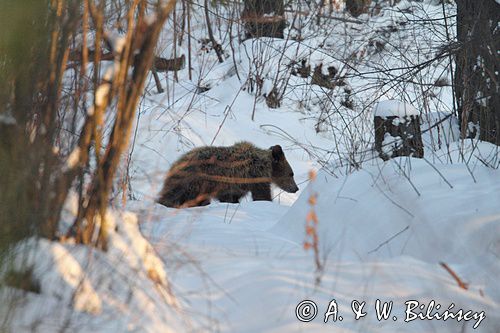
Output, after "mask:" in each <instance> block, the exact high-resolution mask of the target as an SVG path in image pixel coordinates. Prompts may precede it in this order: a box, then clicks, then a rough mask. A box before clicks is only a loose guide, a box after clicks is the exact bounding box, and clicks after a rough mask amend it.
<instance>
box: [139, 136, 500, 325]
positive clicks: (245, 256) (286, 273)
mask: <svg viewBox="0 0 500 333" xmlns="http://www.w3.org/2000/svg"><path fill="white" fill-rule="evenodd" d="M483 148H484V150H489V149H491V148H492V146H490V145H484V147H483ZM400 162H401V163H403V164H404V163H411V175H412V178H411V180H412V182H413V185H414V186H415V187H416V188H417V190H418V191H419V193H420V195H417V193H416V191H415V190H414V189H413V188H412V186H411V184H409V182H408V180H407V179H406V178H405V176H404V175H402V174H400V173H399V172H397V171H395V170H394V166H393V165H392V164H393V163H396V162H385V163H384V162H382V161H380V160H379V161H378V165H373V166H370V167H367V168H366V169H363V170H360V171H358V172H354V173H353V174H352V175H350V176H347V177H342V178H338V179H336V178H332V177H331V176H329V175H328V174H326V173H320V174H319V175H318V177H317V179H316V181H315V182H314V183H312V184H310V185H309V186H308V188H306V189H305V190H304V191H303V192H302V195H301V196H300V198H299V199H298V200H297V201H296V203H295V204H294V205H293V206H292V207H291V208H290V209H286V207H283V206H280V205H278V204H276V203H262V202H252V203H243V204H240V205H233V204H214V205H211V206H208V207H203V208H194V209H185V210H181V211H178V210H174V209H167V208H164V207H158V206H156V207H154V208H152V211H151V210H150V209H146V211H147V213H145V214H146V215H147V216H145V221H146V220H147V222H144V224H143V231H144V232H145V234H146V235H147V236H148V238H149V239H150V240H151V241H152V242H153V244H155V247H156V248H157V249H158V251H159V253H160V255H162V256H163V257H165V258H170V260H168V261H167V267H170V269H171V274H170V277H171V278H172V282H173V285H174V286H175V289H176V293H177V294H178V295H181V298H182V295H189V296H185V297H186V299H187V300H189V304H190V306H191V307H192V308H193V311H195V313H198V314H200V315H197V316H196V315H195V316H194V317H193V318H194V319H193V320H195V321H196V320H198V321H201V322H202V323H204V324H206V325H209V324H210V325H211V329H209V330H208V331H219V330H220V331H222V332H283V331H286V332H303V331H314V332H318V331H319V332H323V331H324V332H327V331H331V329H332V327H335V328H338V329H339V330H340V331H345V332H382V331H383V332H386V331H388V332H401V331H405V332H406V331H408V332H422V331H436V332H457V331H461V330H462V329H463V330H464V331H466V332H467V331H472V326H473V325H474V324H475V323H476V322H477V320H470V321H468V322H464V321H461V322H457V321H456V320H455V321H454V320H451V319H449V320H447V321H438V320H432V321H430V320H414V321H410V322H408V323H405V322H404V318H405V310H406V307H405V302H406V301H409V300H417V301H419V302H421V303H422V304H426V305H427V304H428V303H429V302H430V301H431V300H435V301H436V302H437V303H439V304H441V306H442V308H443V309H442V311H443V310H445V309H447V308H448V307H449V306H450V304H451V303H454V308H453V307H452V308H453V309H454V311H456V310H457V309H464V311H467V310H473V311H476V312H477V313H480V312H481V311H484V314H485V316H486V318H485V319H483V320H482V321H479V326H478V328H477V331H479V332H497V331H498V330H499V329H500V316H499V315H498V310H499V307H500V289H499V287H498V283H497V281H496V276H498V274H500V262H499V261H498V258H499V257H500V252H499V251H500V208H499V206H498V202H500V181H498V180H499V179H500V172H499V170H491V169H488V168H485V167H478V168H476V170H475V171H474V177H475V179H476V182H474V181H473V179H472V177H471V176H470V174H469V172H468V170H467V167H466V166H465V165H464V164H453V165H434V166H431V165H429V164H427V163H426V162H424V161H422V160H417V159H411V160H406V161H405V160H401V161H400ZM434 168H436V169H437V170H439V172H440V173H441V174H443V175H444V177H445V178H446V181H445V180H444V179H443V178H441V176H440V174H439V173H438V171H436V170H435V169H434ZM448 183H449V184H448ZM450 185H451V186H452V188H450ZM312 192H317V193H318V202H317V205H316V208H315V210H316V213H317V215H318V218H319V224H318V228H319V235H320V248H321V249H320V253H321V256H322V258H325V259H324V260H325V265H326V269H325V271H324V272H323V274H322V277H321V284H320V285H319V286H316V285H315V283H314V281H315V274H314V271H315V268H314V262H313V257H312V253H311V252H308V251H305V250H304V249H303V247H302V243H303V241H304V240H305V227H304V223H305V216H306V215H307V212H308V211H309V209H310V208H309V204H308V197H309V193H312ZM178 249H183V250H182V252H187V253H189V257H186V256H184V255H183V254H182V253H181V252H180V250H178ZM173 257H174V258H175V259H172V258H173ZM188 258H189V259H188ZM169 261H170V265H169V264H168V262H169ZM441 262H443V263H445V264H446V265H447V266H448V267H450V268H451V269H452V271H454V272H455V273H456V274H457V275H458V277H459V278H460V279H461V280H462V281H463V282H465V283H467V284H468V290H463V289H461V288H460V287H459V286H458V285H457V282H456V281H455V279H454V278H453V276H452V275H451V274H450V273H449V272H448V271H447V270H446V269H445V268H444V267H443V266H441V265H440V263H441ZM303 299H310V300H313V301H315V302H316V304H317V305H318V312H319V314H318V317H317V318H316V319H315V320H314V321H312V322H310V323H301V322H299V321H298V320H297V319H296V317H295V306H296V305H297V304H298V303H299V302H300V301H301V300H303ZM332 299H335V300H336V301H337V303H338V306H339V313H340V315H342V316H343V319H344V320H343V321H342V322H340V321H337V322H336V323H332V322H331V318H330V323H328V324H325V323H324V322H323V319H324V318H323V315H324V313H325V312H326V310H327V308H328V304H329V302H330V301H331V300H332ZM377 299H380V300H381V301H384V302H385V301H393V302H394V305H393V308H394V310H393V312H392V315H391V317H390V319H389V320H387V321H385V320H383V321H381V322H379V321H378V320H377V318H376V315H375V310H374V305H375V302H376V300H377ZM353 300H358V301H360V302H361V301H366V302H367V305H366V307H365V310H366V312H367V313H368V314H367V315H366V317H364V318H362V319H360V320H358V321H355V320H354V319H353V317H354V314H353V312H352V311H351V302H352V301H353ZM422 312H423V313H425V311H422ZM432 313H435V310H434V311H433V312H432ZM201 314H203V315H207V316H209V317H208V318H207V319H206V320H201V318H203V316H202V315H201ZM393 315H395V316H396V317H397V318H398V319H397V321H393V320H392V316H393ZM207 321H208V323H207Z"/></svg>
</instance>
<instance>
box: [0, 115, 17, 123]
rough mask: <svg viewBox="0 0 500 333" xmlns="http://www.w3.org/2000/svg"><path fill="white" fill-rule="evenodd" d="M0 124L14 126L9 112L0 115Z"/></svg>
mask: <svg viewBox="0 0 500 333" xmlns="http://www.w3.org/2000/svg"><path fill="white" fill-rule="evenodd" d="M0 124H5V125H15V124H16V119H15V118H14V117H12V115H11V114H10V113H9V112H2V113H0Z"/></svg>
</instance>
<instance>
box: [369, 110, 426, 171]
mask: <svg viewBox="0 0 500 333" xmlns="http://www.w3.org/2000/svg"><path fill="white" fill-rule="evenodd" d="M374 125H375V149H376V150H377V152H378V153H379V156H380V158H382V159H383V160H385V161H387V160H388V159H390V158H392V157H396V156H412V157H418V158H422V157H424V145H423V143H422V133H421V131H420V115H419V112H418V111H417V110H416V109H415V108H414V107H413V106H411V105H409V104H405V103H403V102H400V101H394V100H391V101H383V102H379V103H378V104H377V106H376V107H375V109H374Z"/></svg>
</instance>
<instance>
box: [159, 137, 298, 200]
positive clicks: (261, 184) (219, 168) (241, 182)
mask: <svg viewBox="0 0 500 333" xmlns="http://www.w3.org/2000/svg"><path fill="white" fill-rule="evenodd" d="M271 183H273V184H275V185H277V186H278V187H279V188H281V189H283V190H284V191H286V192H289V193H295V192H297V191H298V190H299V188H298V187H297V184H296V183H295V181H294V179H293V171H292V168H291V167H290V164H288V161H287V160H286V158H285V154H284V153H283V150H282V149H281V146H279V145H276V146H272V147H271V148H269V149H260V148H257V147H255V146H254V145H253V144H251V143H249V142H239V143H236V144H235V145H233V146H229V147H210V146H208V147H200V148H195V149H193V150H191V151H189V152H188V153H186V154H184V155H183V156H182V157H181V158H179V160H177V161H176V162H175V163H174V164H173V165H172V167H171V168H170V171H169V172H168V174H167V177H166V179H165V182H164V184H163V189H162V190H161V192H160V196H159V198H158V199H157V202H158V203H160V204H162V205H165V206H167V207H176V208H180V207H194V206H205V205H208V204H209V203H210V199H212V198H215V199H218V200H219V201H221V202H231V203H237V202H239V200H240V198H241V197H243V196H244V195H246V194H247V193H248V192H251V193H252V198H253V200H267V201H272V198H271Z"/></svg>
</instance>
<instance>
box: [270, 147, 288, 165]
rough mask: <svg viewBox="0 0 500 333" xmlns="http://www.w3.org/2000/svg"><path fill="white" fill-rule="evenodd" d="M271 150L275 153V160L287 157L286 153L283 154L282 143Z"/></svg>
mask: <svg viewBox="0 0 500 333" xmlns="http://www.w3.org/2000/svg"><path fill="white" fill-rule="evenodd" d="M271 152H272V155H273V160H275V161H276V162H278V161H280V160H282V159H284V158H285V154H283V149H281V146H280V145H276V146H272V147H271Z"/></svg>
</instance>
